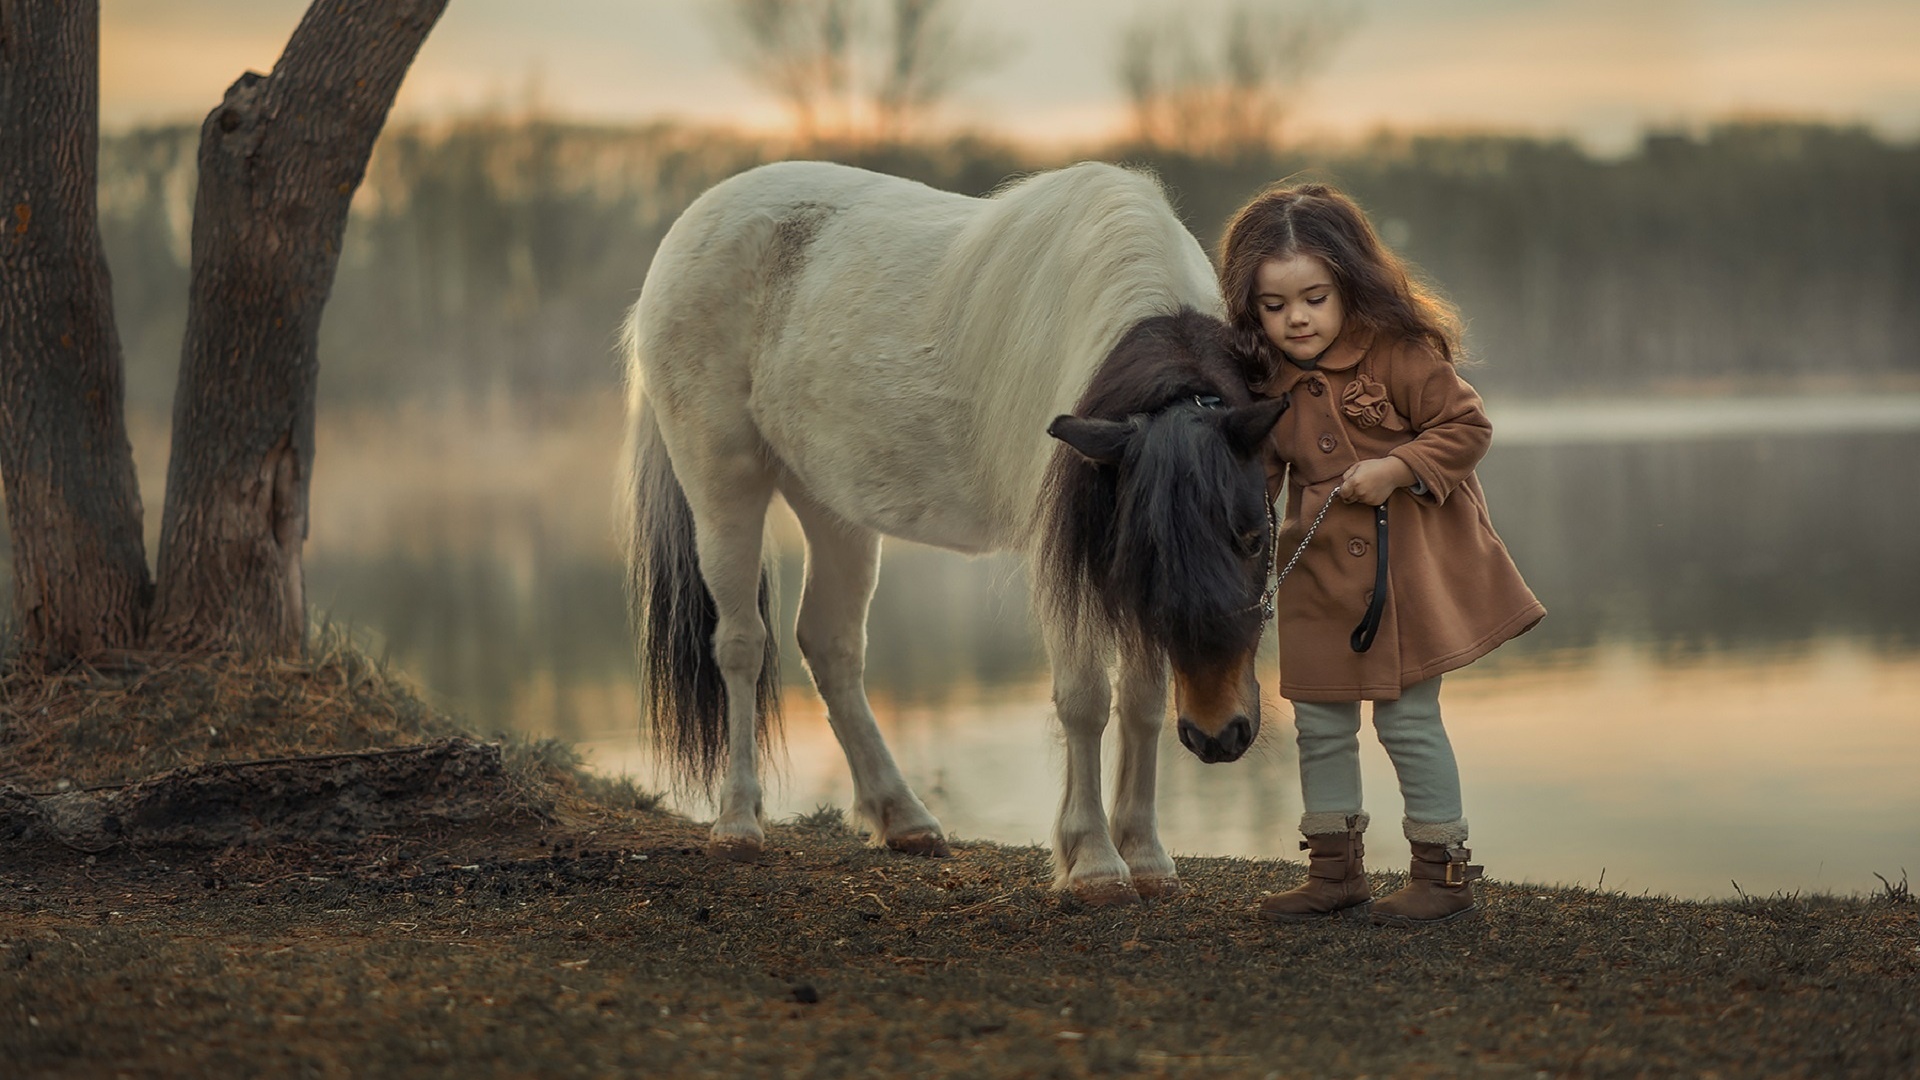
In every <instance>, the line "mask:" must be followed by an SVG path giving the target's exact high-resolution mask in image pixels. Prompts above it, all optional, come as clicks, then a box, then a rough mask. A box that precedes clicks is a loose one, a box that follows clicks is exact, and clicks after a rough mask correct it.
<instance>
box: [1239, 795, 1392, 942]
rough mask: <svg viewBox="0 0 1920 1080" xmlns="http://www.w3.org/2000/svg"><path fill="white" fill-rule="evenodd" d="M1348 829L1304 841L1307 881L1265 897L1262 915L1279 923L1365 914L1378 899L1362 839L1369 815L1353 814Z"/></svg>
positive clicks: (1303, 849) (1348, 820)
mask: <svg viewBox="0 0 1920 1080" xmlns="http://www.w3.org/2000/svg"><path fill="white" fill-rule="evenodd" d="M1346 824H1347V828H1346V831H1344V832H1331V833H1313V834H1309V835H1308V836H1307V838H1306V839H1305V840H1303V841H1301V843H1300V850H1302V851H1305V852H1307V880H1306V884H1304V885H1301V886H1300V887H1299V888H1297V889H1288V890H1287V891H1286V892H1283V893H1273V894H1271V895H1269V896H1263V897H1261V898H1260V917H1261V918H1263V919H1270V920H1272V921H1274V922H1319V921H1320V920H1322V919H1331V918H1337V917H1344V918H1364V917H1365V916H1366V913H1367V909H1366V905H1367V904H1368V903H1370V902H1371V901H1372V900H1373V889H1372V887H1371V886H1369V885H1368V884H1367V869H1366V866H1365V864H1364V861H1363V860H1364V858H1365V856H1366V854H1367V849H1366V846H1365V845H1364V844H1362V843H1361V841H1360V838H1361V836H1362V835H1363V834H1364V833H1365V832H1366V828H1367V816H1366V815H1365V814H1355V815H1349V816H1348V817H1347V819H1346Z"/></svg>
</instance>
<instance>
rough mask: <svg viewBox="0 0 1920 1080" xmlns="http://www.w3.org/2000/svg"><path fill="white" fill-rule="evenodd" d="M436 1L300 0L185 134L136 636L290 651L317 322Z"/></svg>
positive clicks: (436, 11) (300, 641)
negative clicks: (275, 47)
mask: <svg viewBox="0 0 1920 1080" xmlns="http://www.w3.org/2000/svg"><path fill="white" fill-rule="evenodd" d="M0 2H6V0H0ZM445 8H446V0H314V3H313V5H312V6H311V7H310V8H309V9H308V10H307V13H306V15H305V17H303V18H302V19H301V20H300V25H299V27H298V28H296V29H295V30H294V32H293V37H292V38H291V39H290V40H289V41H288V42H287V47H286V51H285V52H284V53H282V54H281V56H280V61H279V63H277V64H276V65H274V69H273V73H272V74H271V75H265V76H262V75H258V74H255V73H252V72H249V73H247V74H246V75H244V76H242V77H241V78H240V80H239V81H238V82H236V83H234V84H233V86H232V87H231V88H229V89H228V90H227V94H226V100H225V101H224V102H223V103H222V104H221V105H220V107H219V108H217V109H215V110H214V111H213V112H212V113H211V114H210V115H208V117H207V119H206V122H205V123H204V124H203V125H202V126H201V130H200V157H199V163H200V185H199V191H198V193H197V195H196V198H195V202H194V217H193V257H192V286H191V292H190V296H189V307H188V312H187V333H186V339H185V342H184V343H183V345H182V348H181V360H180V383H179V388H178V390H177V391H176V392H175V398H174V412H173V456H172V459H171V462H170V464H169V466H168V470H167V502H166V508H165V511H164V513H163V515H162V519H161V532H160V556H159V593H158V596H157V597H156V599H155V602H154V610H153V627H152V636H151V643H152V644H153V646H154V647H156V648H160V649H166V650H173V651H205V650H231V651H237V652H243V653H247V654H253V655H263V654H264V655H284V656H295V655H299V654H300V653H301V652H302V651H303V649H304V646H305V639H306V596H305V588H304V583H303V580H302V576H301V549H302V547H303V545H304V543H305V540H306V535H307V491H308V487H309V483H310V480H311V478H312V475H313V412H314V392H315V386H316V381H317V375H318V371H319V363H318V357H317V349H318V341H319V332H320V315H321V310H322V308H323V307H324V306H325V304H326V300H327V294H328V292H329V291H330V290H331V289H332V287H333V277H334V271H335V269H336V268H337V267H338V265H339V260H340V244H341V240H342V238H343V237H344V235H345V233H346V226H347V207H348V204H349V203H350V202H351V201H352V198H353V193H354V191H355V190H356V189H357V188H358V187H359V185H360V180H361V178H362V177H363V176H364V175H365V172H366V166H367V159H368V157H369V155H370V154H371V153H372V151H373V144H374V140H375V139H376V138H377V137H378V136H379V134H380V129H381V127H382V125H383V124H384V123H385V122H386V116H387V111H388V109H390V108H391V107H392V105H393V99H394V95H395V94H396V93H398V91H399V89H400V82H401V79H402V77H403V76H405V74H406V71H407V68H408V66H409V65H410V64H412V62H413V57H414V55H415V54H416V53H417V52H418V51H419V49H420V45H421V43H422V42H424V41H425V40H426V36H427V33H428V31H429V30H431V29H432V28H433V25H434V23H435V22H436V21H437V20H438V19H439V17H440V13H441V12H442V11H443V10H444V9H445Z"/></svg>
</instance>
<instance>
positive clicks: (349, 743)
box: [0, 623, 661, 812]
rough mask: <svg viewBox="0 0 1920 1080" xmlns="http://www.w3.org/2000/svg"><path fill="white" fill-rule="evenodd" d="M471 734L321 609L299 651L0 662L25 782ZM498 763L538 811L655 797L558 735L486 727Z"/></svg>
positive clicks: (1, 708) (13, 765)
mask: <svg viewBox="0 0 1920 1080" xmlns="http://www.w3.org/2000/svg"><path fill="white" fill-rule="evenodd" d="M451 736H465V737H468V738H475V739H481V738H484V736H482V735H480V734H478V733H475V732H473V731H471V730H469V729H468V728H467V726H466V725H465V724H464V723H462V722H461V721H460V720H459V719H457V718H456V717H454V716H452V715H449V714H447V713H445V712H442V711H441V710H439V709H436V708H434V707H433V706H432V705H431V704H429V703H428V702H427V701H426V699H425V698H424V697H423V696H422V695H421V694H420V692H419V691H418V690H417V689H416V688H415V687H414V686H413V685H412V684H411V683H410V682H409V681H408V680H407V679H406V678H405V677H404V676H402V675H400V674H399V673H398V672H396V671H394V670H392V669H391V668H390V667H389V666H388V665H387V664H386V663H385V662H383V661H379V660H375V659H373V658H371V657H369V656H368V655H367V654H366V652H365V651H363V650H362V649H361V648H360V647H359V646H358V645H357V644H356V643H355V642H354V641H353V640H352V638H351V636H350V635H349V634H348V633H346V632H345V631H344V630H342V629H341V628H339V627H337V626H334V625H332V624H327V623H322V624H320V625H318V626H316V627H315V628H314V629H313V631H312V633H311V634H310V636H309V646H308V651H307V656H306V657H305V658H302V659H299V660H284V659H263V660H248V659H243V658H240V657H235V656H201V657H189V656H180V655H175V654H168V653H125V654H120V655H117V656H116V657H114V658H113V660H112V662H111V663H95V664H76V665H74V666H72V667H68V668H64V669H60V670H47V669H42V668H39V667H36V666H34V665H32V664H28V663H22V662H13V663H9V664H8V665H6V667H5V668H4V670H0V784H10V785H13V786H15V787H18V788H21V789H24V790H27V791H32V792H40V793H46V792H54V791H63V790H70V789H73V788H98V787H112V786H117V785H123V784H128V783H132V782H133V781H136V780H140V779H144V778H146V777H149V776H153V775H155V774H158V773H162V772H166V771H168V770H170V769H176V768H180V767H182V766H187V765H200V764H207V763H210V762H243V761H259V760H263V759H273V758H282V757H301V756H307V755H314V754H335V753H351V752H354V751H362V750H375V749H383V748H389V747H400V746H414V745H419V744H422V743H428V742H434V741H437V740H440V739H445V738H448V737H451ZM490 741H494V742H498V743H500V744H501V757H502V760H503V763H504V765H505V768H506V771H507V774H508V776H509V777H510V778H511V779H512V780H513V781H514V784H515V786H516V787H517V788H518V789H519V790H520V791H521V793H522V794H523V795H524V796H525V797H526V798H527V800H528V801H529V802H530V803H531V804H533V805H534V806H535V807H537V808H539V809H541V810H542V811H543V812H545V811H550V810H552V809H554V808H555V807H557V806H563V805H565V804H567V803H569V802H583V803H588V804H592V805H595V806H599V807H604V808H608V809H614V810H632V811H649V810H654V809H657V808H658V807H659V805H660V802H661V797H660V796H659V795H656V794H653V793H650V792H647V791H644V790H642V789H641V788H640V787H638V786H637V785H636V784H635V783H634V782H633V780H632V779H631V778H630V777H617V778H610V777H604V776H600V775H597V774H595V773H593V772H592V771H590V770H589V769H588V768H587V767H586V765H585V762H584V761H582V759H581V757H580V755H579V753H578V752H576V751H575V750H574V749H573V747H571V746H570V745H568V744H566V743H564V742H561V741H560V740H557V739H550V738H530V737H528V736H525V735H519V734H512V733H498V734H495V735H493V736H492V737H491V740H490Z"/></svg>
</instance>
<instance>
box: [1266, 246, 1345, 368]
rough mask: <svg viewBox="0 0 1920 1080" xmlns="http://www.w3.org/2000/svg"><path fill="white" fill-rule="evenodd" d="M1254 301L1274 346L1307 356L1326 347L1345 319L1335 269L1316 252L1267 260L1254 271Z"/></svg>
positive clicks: (1290, 354) (1289, 353)
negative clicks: (1333, 270) (1314, 253)
mask: <svg viewBox="0 0 1920 1080" xmlns="http://www.w3.org/2000/svg"><path fill="white" fill-rule="evenodd" d="M1253 307H1254V310H1255V311H1257V312H1259V313H1260V328H1261V329H1262V330H1264V331H1266V335H1267V340H1268V341H1271V342H1273V345H1274V348H1276V349H1279V350H1280V351H1281V352H1283V353H1285V354H1286V355H1287V356H1288V357H1290V358H1292V359H1294V360H1301V361H1306V360H1312V359H1315V358H1316V357H1318V356H1319V355H1320V354H1321V353H1323V352H1326V351H1327V346H1329V345H1331V344H1333V339H1334V338H1337V337H1339V336H1340V325H1341V323H1342V322H1343V321H1344V319H1345V311H1344V310H1343V309H1342V307H1341V304H1340V289H1339V287H1338V286H1336V285H1334V283H1333V272H1332V271H1331V270H1328V269H1327V264H1326V263H1325V262H1323V261H1321V260H1320V259H1319V258H1318V257H1317V256H1313V255H1288V256H1286V257H1285V258H1274V259H1268V260H1267V261H1266V262H1263V263H1261V264H1260V269H1259V270H1258V271H1256V272H1255V273H1254V276H1253Z"/></svg>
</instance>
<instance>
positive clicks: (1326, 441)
mask: <svg viewBox="0 0 1920 1080" xmlns="http://www.w3.org/2000/svg"><path fill="white" fill-rule="evenodd" d="M1339 445H1340V444H1339V443H1337V442H1334V441H1333V436H1331V435H1322V436H1320V452H1321V453H1323V454H1331V453H1333V450H1334V448H1335V447H1336V446H1339Z"/></svg>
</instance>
